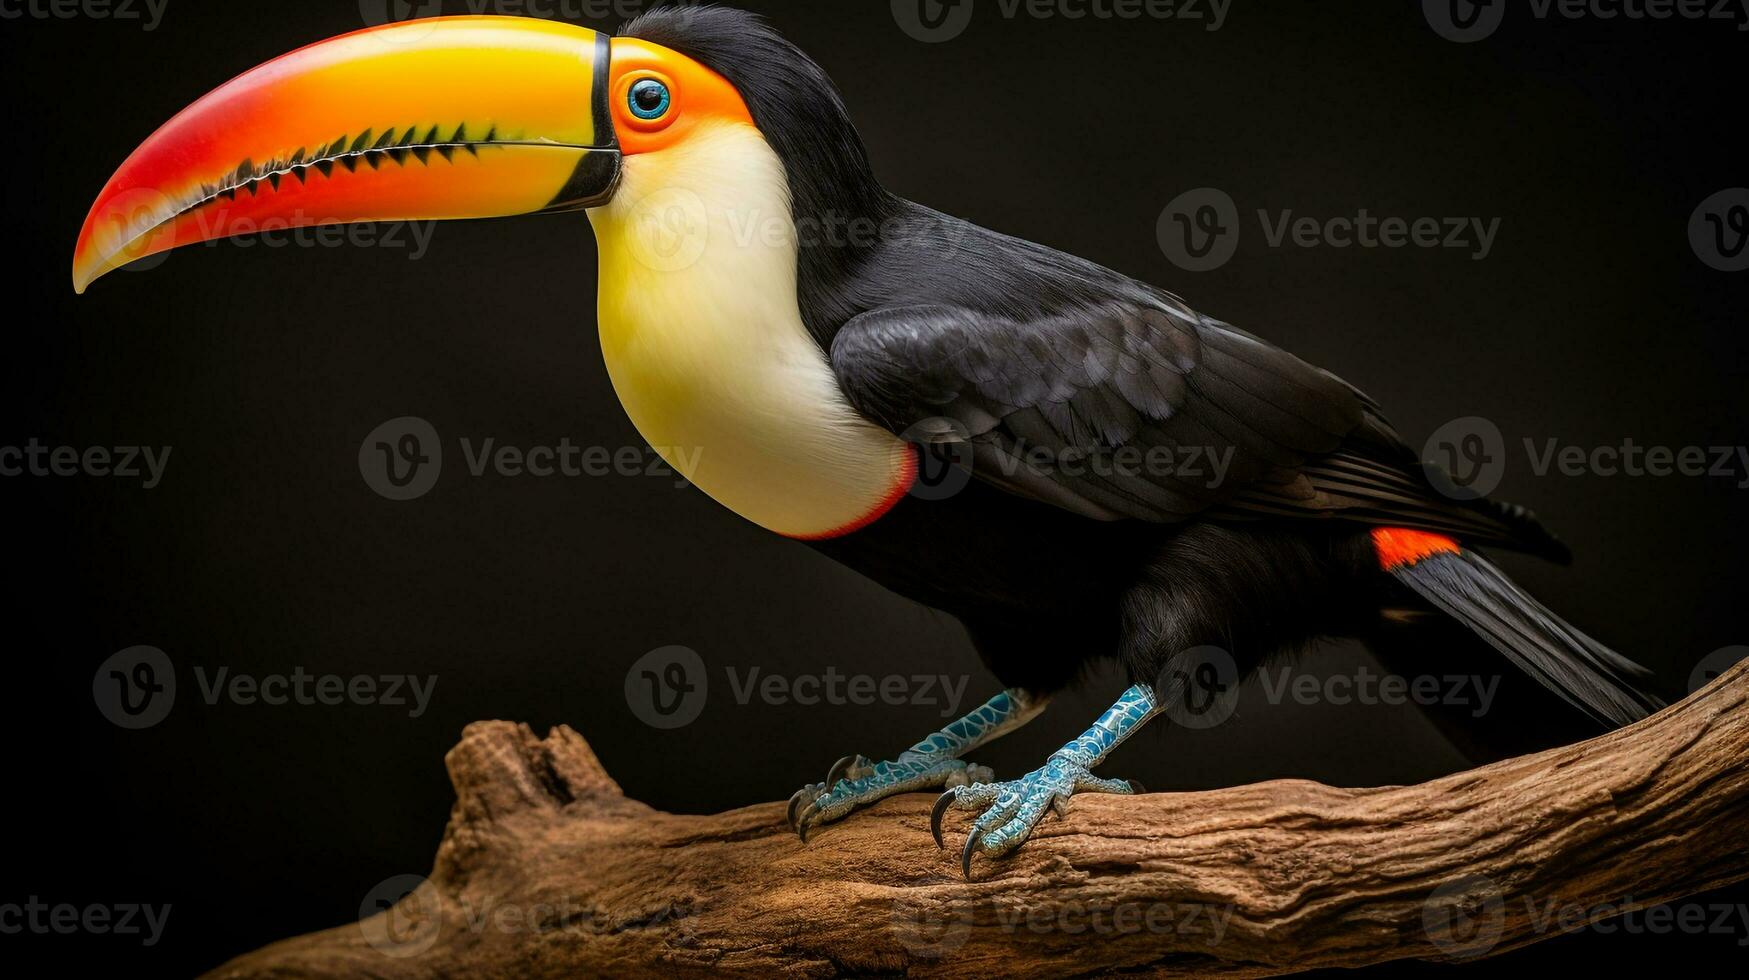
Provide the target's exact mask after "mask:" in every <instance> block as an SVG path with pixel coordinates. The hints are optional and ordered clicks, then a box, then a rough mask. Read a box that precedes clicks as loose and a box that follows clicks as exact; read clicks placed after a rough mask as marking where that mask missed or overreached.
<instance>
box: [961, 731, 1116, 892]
mask: <svg viewBox="0 0 1749 980" xmlns="http://www.w3.org/2000/svg"><path fill="white" fill-rule="evenodd" d="M1140 792H1142V787H1141V785H1140V784H1138V783H1135V782H1131V781H1128V780H1123V779H1101V778H1100V777H1098V776H1095V775H1093V774H1092V773H1091V772H1089V771H1087V767H1086V766H1085V765H1083V764H1082V763H1080V762H1078V761H1076V760H1074V759H1071V758H1065V757H1063V756H1061V755H1053V756H1051V758H1050V760H1049V761H1047V762H1046V763H1045V765H1044V767H1043V768H1041V769H1035V770H1033V771H1032V772H1029V773H1027V774H1026V775H1025V776H1022V777H1021V778H1019V779H1014V780H1009V781H1007V782H1001V783H977V784H975V785H970V786H956V787H953V788H951V789H949V790H948V791H947V792H945V793H943V794H942V795H941V798H940V799H938V800H936V801H935V810H934V812H933V813H931V814H930V819H929V829H930V830H931V831H932V832H933V833H934V834H935V843H936V845H937V846H943V845H942V840H941V817H942V814H943V813H945V812H946V811H947V810H949V809H950V808H951V809H955V810H980V809H981V810H983V811H984V812H983V814H982V815H981V816H979V817H978V818H977V819H976V820H974V821H972V826H971V829H970V831H969V832H968V835H967V837H966V846H965V849H964V850H963V851H961V852H960V869H961V871H962V872H963V873H964V874H965V876H966V877H967V878H970V877H971V876H972V855H973V854H978V853H983V854H987V855H989V856H990V857H1001V856H1002V855H1004V854H1008V853H1011V852H1012V851H1014V849H1015V848H1017V847H1019V846H1020V845H1021V844H1024V843H1025V842H1026V839H1027V838H1028V837H1031V836H1032V831H1033V828H1034V827H1036V826H1038V822H1039V820H1040V819H1041V818H1043V817H1044V813H1045V811H1046V810H1047V809H1051V810H1055V811H1056V812H1057V814H1058V816H1061V815H1063V814H1064V813H1065V812H1066V811H1067V809H1068V801H1069V797H1071V796H1073V795H1075V794H1076V793H1123V794H1134V793H1140Z"/></svg>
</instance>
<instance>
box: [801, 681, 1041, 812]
mask: <svg viewBox="0 0 1749 980" xmlns="http://www.w3.org/2000/svg"><path fill="white" fill-rule="evenodd" d="M1048 702H1049V699H1047V698H1044V697H1040V696H1036V695H1031V694H1028V693H1026V692H1025V691H1021V690H1018V689H1014V688H1010V689H1008V690H1006V691H1003V692H1002V693H1001V694H998V695H996V696H995V697H993V698H991V699H990V700H988V701H986V702H984V704H983V705H981V706H979V707H978V708H976V709H975V710H973V711H972V712H971V713H970V714H968V715H966V716H965V717H964V718H961V719H959V720H958V721H955V722H953V723H951V724H949V725H948V726H947V727H945V728H943V729H942V730H941V731H939V732H936V733H934V734H933V735H930V736H929V737H928V738H925V739H924V740H923V741H921V742H918V743H917V744H916V745H913V746H911V747H910V748H909V749H906V750H905V751H904V752H903V753H901V754H900V755H899V757H898V758H897V759H894V760H893V761H891V762H872V763H871V762H870V761H869V760H868V759H866V758H864V757H863V756H860V755H855V756H845V757H844V758H842V759H839V760H838V761H837V762H836V763H835V764H833V766H832V769H831V771H830V772H828V773H827V774H826V781H825V782H823V783H811V784H809V785H807V786H803V787H802V788H801V789H799V790H797V791H796V792H795V795H794V796H791V797H790V800H789V820H790V824H791V825H792V826H794V827H795V828H796V832H797V833H798V834H800V835H801V838H802V840H803V841H806V840H807V839H808V829H809V828H810V827H813V826H815V825H817V824H822V823H831V822H832V821H834V820H837V819H839V818H841V817H843V816H845V815H846V814H848V813H850V811H852V810H854V809H856V808H857V807H860V806H867V805H868V804H870V803H873V802H875V801H876V800H881V799H885V798H886V797H889V796H892V795H893V794H895V793H905V792H910V791H912V790H919V789H929V788H932V787H936V786H961V785H965V784H968V783H972V782H984V781H988V780H990V779H992V778H994V773H992V772H991V771H990V770H989V769H986V768H985V767H983V766H975V765H971V764H970V763H967V762H966V761H964V760H963V759H961V758H960V756H962V755H964V754H965V753H967V752H970V751H971V750H973V749H975V748H977V747H978V746H980V745H983V744H984V743H985V742H989V741H992V740H994V739H997V738H1000V737H1001V736H1003V735H1006V734H1008V733H1009V732H1011V731H1014V730H1015V729H1016V728H1019V727H1020V726H1022V725H1024V724H1026V723H1027V722H1029V721H1031V720H1033V719H1034V718H1036V717H1038V714H1039V712H1041V711H1043V710H1044V709H1045V705H1046V704H1047V703H1048ZM804 803H805V804H806V806H805V807H804V806H803V804H804Z"/></svg>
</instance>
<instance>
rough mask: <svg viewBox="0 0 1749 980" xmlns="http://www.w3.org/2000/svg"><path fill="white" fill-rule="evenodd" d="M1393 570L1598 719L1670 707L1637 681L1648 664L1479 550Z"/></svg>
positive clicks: (1629, 718)
mask: <svg viewBox="0 0 1749 980" xmlns="http://www.w3.org/2000/svg"><path fill="white" fill-rule="evenodd" d="M1390 571H1391V574H1392V575H1394V576H1396V578H1397V579H1398V580H1399V581H1401V582H1403V583H1404V584H1405V585H1407V586H1409V588H1411V589H1413V590H1414V591H1415V592H1416V593H1418V594H1419V595H1420V596H1421V597H1422V598H1423V599H1426V600H1427V601H1428V602H1429V603H1432V604H1433V605H1434V606H1435V607H1437V608H1438V609H1440V610H1442V611H1444V612H1445V613H1447V614H1448V615H1450V616H1452V617H1453V618H1454V619H1457V620H1458V621H1459V622H1461V623H1463V624H1464V625H1466V626H1468V627H1469V628H1470V629H1471V630H1474V631H1475V632H1476V634H1477V635H1479V636H1481V637H1482V638H1483V639H1485V640H1487V641H1488V642H1489V643H1490V644H1491V645H1493V647H1494V648H1495V649H1497V650H1499V651H1500V652H1501V653H1503V654H1505V655H1506V658H1507V659H1508V660H1510V661H1512V663H1513V664H1514V665H1515V666H1517V667H1518V668H1519V669H1521V670H1523V671H1524V672H1525V673H1527V674H1529V675H1530V676H1531V677H1533V678H1535V679H1536V680H1537V681H1538V682H1539V683H1541V684H1542V685H1543V686H1544V687H1547V688H1548V689H1549V690H1551V691H1553V692H1555V693H1556V694H1558V695H1560V696H1561V697H1562V698H1563V699H1565V700H1566V701H1567V702H1568V703H1569V704H1571V705H1573V706H1574V707H1576V708H1578V709H1579V710H1581V711H1583V712H1585V713H1586V714H1588V715H1590V716H1592V717H1593V718H1596V719H1597V720H1599V721H1602V722H1606V723H1609V724H1612V725H1626V724H1628V723H1630V722H1634V721H1638V720H1639V719H1641V718H1644V717H1645V716H1646V715H1648V714H1651V713H1652V712H1653V711H1656V710H1658V709H1659V708H1661V707H1663V706H1664V702H1663V701H1662V700H1661V699H1660V698H1658V697H1657V696H1656V695H1653V694H1649V693H1647V692H1646V691H1644V690H1643V689H1641V688H1640V687H1639V686H1638V685H1637V684H1636V683H1635V681H1636V680H1640V679H1644V678H1646V677H1648V676H1650V674H1649V672H1648V671H1647V670H1646V669H1645V668H1644V667H1641V666H1640V665H1639V664H1636V663H1634V662H1633V661H1631V660H1629V659H1627V658H1626V657H1623V656H1622V655H1621V654H1619V653H1616V652H1615V651H1614V650H1611V649H1609V648H1608V647H1606V646H1604V645H1603V644H1601V643H1599V642H1597V641H1596V640H1593V639H1592V638H1591V637H1589V636H1586V635H1585V634H1584V633H1581V632H1580V631H1579V630H1577V629H1574V628H1573V627H1572V626H1570V625H1568V624H1567V623H1565V622H1563V621H1562V620H1561V618H1560V617H1559V616H1556V615H1555V614H1554V613H1553V612H1550V611H1549V609H1548V607H1546V606H1544V605H1543V604H1542V603H1540V602H1538V601H1536V600H1535V599H1533V598H1531V597H1530V595H1529V594H1527V593H1526V592H1525V591H1524V590H1523V589H1521V588H1519V587H1518V585H1517V584H1515V583H1514V582H1513V581H1512V580H1511V579H1509V578H1507V577H1506V573H1505V572H1502V571H1501V570H1500V569H1499V568H1497V567H1495V566H1494V564H1493V563H1491V562H1489V561H1488V560H1487V559H1486V558H1483V557H1482V556H1480V555H1478V554H1475V553H1474V552H1470V551H1461V552H1443V553H1439V554H1434V555H1429V556H1427V557H1425V558H1422V559H1421V560H1419V561H1416V562H1413V563H1408V564H1402V565H1398V566H1395V567H1393V568H1392V569H1391V570H1390Z"/></svg>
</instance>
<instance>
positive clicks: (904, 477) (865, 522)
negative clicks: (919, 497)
mask: <svg viewBox="0 0 1749 980" xmlns="http://www.w3.org/2000/svg"><path fill="white" fill-rule="evenodd" d="M916 482H917V447H916V446H913V445H911V444H909V443H907V444H906V445H905V465H904V466H903V467H902V468H901V469H900V470H899V478H898V479H897V480H895V481H894V482H893V488H892V489H891V490H888V491H887V495H886V496H885V497H882V498H881V500H880V502H879V503H877V504H875V506H874V509H873V510H870V511H869V512H868V513H866V514H864V515H862V516H861V517H859V518H857V519H856V520H854V521H851V522H850V523H849V524H843V525H840V526H838V527H835V528H833V529H832V530H830V531H822V532H820V533H819V534H791V535H787V537H791V538H795V539H796V540H797V541H828V540H831V539H832V538H842V537H844V536H845V535H846V534H854V533H855V532H857V531H860V530H862V529H863V528H865V527H868V526H869V525H870V524H873V523H874V522H875V521H878V520H880V519H881V518H882V517H884V516H886V513H887V511H890V510H892V509H893V508H894V507H897V506H898V505H899V501H901V500H904V499H905V495H906V494H908V493H910V492H911V486H912V484H914V483H916Z"/></svg>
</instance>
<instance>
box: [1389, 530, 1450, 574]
mask: <svg viewBox="0 0 1749 980" xmlns="http://www.w3.org/2000/svg"><path fill="white" fill-rule="evenodd" d="M1372 546H1373V549H1374V550H1375V551H1377V552H1378V555H1379V567H1380V568H1382V569H1384V570H1385V571H1387V572H1389V571H1394V570H1396V569H1398V568H1402V567H1403V566H1405V565H1413V564H1415V563H1416V562H1418V561H1420V560H1422V559H1423V558H1427V557H1429V556H1431V555H1441V554H1456V553H1458V552H1460V551H1462V550H1463V547H1462V546H1460V545H1459V544H1458V543H1457V542H1456V541H1454V540H1452V539H1451V538H1448V537H1446V536H1445V535H1443V534H1430V533H1428V532H1426V531H1411V530H1409V529H1408V528H1404V527H1375V528H1373V530H1372Z"/></svg>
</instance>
